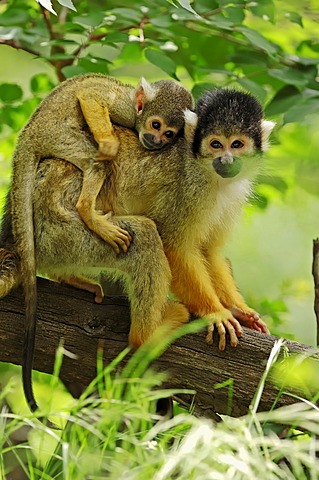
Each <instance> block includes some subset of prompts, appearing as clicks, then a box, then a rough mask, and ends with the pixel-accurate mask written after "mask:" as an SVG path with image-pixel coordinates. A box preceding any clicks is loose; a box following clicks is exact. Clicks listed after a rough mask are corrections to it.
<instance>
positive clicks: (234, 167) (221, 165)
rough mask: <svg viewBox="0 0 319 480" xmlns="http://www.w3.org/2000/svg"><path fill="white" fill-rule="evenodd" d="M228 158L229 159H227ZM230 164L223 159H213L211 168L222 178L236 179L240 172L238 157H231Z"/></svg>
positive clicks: (240, 163) (240, 165)
mask: <svg viewBox="0 0 319 480" xmlns="http://www.w3.org/2000/svg"><path fill="white" fill-rule="evenodd" d="M227 158H229V157H227ZM231 158H232V162H228V163H227V162H225V157H218V158H215V160H214V161H213V167H214V169H215V172H216V173H218V175H220V176H221V177H223V178H232V177H236V175H238V173H239V172H240V170H241V167H242V161H241V159H240V158H238V157H231Z"/></svg>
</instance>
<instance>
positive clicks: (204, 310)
mask: <svg viewBox="0 0 319 480" xmlns="http://www.w3.org/2000/svg"><path fill="white" fill-rule="evenodd" d="M166 256H167V258H168V261H169V264H170V267H171V271H172V287H171V288H172V291H173V293H174V294H175V295H176V296H177V297H178V298H179V299H180V300H181V301H182V302H183V304H184V305H185V306H186V307H187V308H188V310H189V311H190V312H192V313H194V314H195V315H197V316H199V317H204V318H207V320H208V321H209V322H211V323H210V326H209V328H208V333H207V342H208V343H209V344H211V343H212V342H213V333H214V330H215V328H216V329H217V331H218V334H219V349H220V350H224V349H225V346H226V333H228V334H229V337H230V344H231V346H233V347H235V346H236V345H237V344H238V337H240V336H242V328H241V326H240V324H239V322H238V321H237V320H236V318H234V316H233V314H232V312H231V311H230V310H228V309H226V308H225V307H224V306H223V305H222V303H221V302H220V300H219V298H218V296H217V294H216V291H215V289H214V287H213V284H212V282H211V278H210V275H209V273H208V270H207V268H206V263H205V259H204V257H203V255H202V253H201V252H200V251H199V250H195V249H193V250H190V251H186V252H183V251H180V250H177V249H175V250H173V249H168V250H166Z"/></svg>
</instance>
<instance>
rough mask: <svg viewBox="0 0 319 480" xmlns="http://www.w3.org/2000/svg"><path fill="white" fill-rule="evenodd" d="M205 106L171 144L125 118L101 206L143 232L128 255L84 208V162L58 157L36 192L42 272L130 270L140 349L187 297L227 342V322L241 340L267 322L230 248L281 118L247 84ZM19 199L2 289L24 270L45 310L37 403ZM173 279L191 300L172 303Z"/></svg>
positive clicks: (7, 226) (217, 94)
mask: <svg viewBox="0 0 319 480" xmlns="http://www.w3.org/2000/svg"><path fill="white" fill-rule="evenodd" d="M196 113H197V115H196V114H195V113H192V112H190V111H189V112H186V114H185V118H186V122H185V136H179V137H178V138H177V139H176V141H175V142H174V143H173V144H171V145H170V146H169V148H167V149H165V150H157V151H146V150H145V149H144V148H143V147H142V145H141V144H140V142H139V141H138V138H137V136H136V133H134V132H133V131H130V130H127V129H126V128H122V127H118V126H116V127H115V133H116V135H117V137H118V138H119V141H120V144H119V150H118V154H117V156H116V158H115V159H114V161H113V163H115V168H114V171H113V173H112V182H111V183H109V182H108V181H106V182H105V183H104V185H103V187H102V189H101V191H100V194H99V196H98V198H97V207H98V208H100V209H102V210H103V205H104V204H105V203H107V204H111V206H112V210H113V212H114V214H115V215H114V217H113V218H112V221H113V222H114V224H115V225H118V226H119V227H121V228H124V229H126V230H127V231H128V232H129V233H130V236H131V237H132V243H131V246H130V249H129V250H128V252H127V253H126V254H125V255H123V254H120V255H118V256H115V255H114V253H112V250H111V248H110V246H109V245H108V244H107V243H105V242H103V241H102V240H101V239H100V238H99V237H97V236H95V235H93V234H92V233H91V232H89V231H88V230H87V229H86V228H85V226H84V225H83V223H82V222H81V219H80V217H79V216H78V215H77V212H76V204H77V201H78V197H79V195H80V192H81V188H82V176H81V172H79V171H78V170H77V169H74V167H73V166H72V165H71V164H68V163H66V162H63V161H58V160H56V159H53V160H51V159H47V160H45V161H43V162H42V163H41V164H40V165H39V167H38V171H37V176H36V180H35V188H34V191H33V203H34V235H35V239H36V242H35V248H36V258H37V271H38V273H39V274H41V275H45V276H47V277H49V278H50V277H51V278H52V277H53V278H56V277H59V276H60V277H61V278H66V277H68V276H73V277H75V278H82V279H86V280H87V281H89V282H91V283H96V284H99V283H100V276H101V275H111V276H113V278H114V277H115V278H121V279H122V280H123V281H124V283H125V285H126V288H127V292H128V295H129V298H130V302H131V329H130V335H129V341H130V344H131V345H132V346H133V347H134V348H138V347H139V346H140V345H141V344H142V343H143V342H144V341H146V340H147V339H148V338H149V337H150V336H151V335H152V334H153V332H154V330H155V329H156V328H157V327H158V326H159V325H161V324H163V323H168V324H170V325H171V326H173V327H174V326H177V325H179V324H182V323H185V322H186V321H187V319H188V315H187V313H186V311H185V310H182V307H183V305H185V306H186V307H187V309H188V310H189V311H190V312H192V313H194V314H195V315H197V316H204V317H206V318H207V320H208V322H209V323H210V327H209V329H208V335H207V341H208V342H209V343H211V342H212V340H213V333H214V330H215V329H217V331H218V334H219V348H220V349H221V350H222V349H224V348H225V345H226V334H227V333H228V335H229V337H230V343H231V345H232V346H236V345H237V343H238V337H240V336H241V335H242V327H241V324H243V325H245V326H248V327H249V328H252V329H255V330H257V331H260V332H265V333H266V332H267V327H266V325H265V324H264V323H263V322H262V320H261V319H260V317H259V315H258V314H257V313H256V312H255V311H253V310H252V309H251V308H249V307H248V306H247V305H246V304H245V302H244V300H243V298H242V296H241V295H240V293H239V292H238V290H237V288H236V285H235V283H234V280H233V277H232V275H231V272H230V268H229V264H228V262H227V261H226V260H225V258H224V256H223V254H222V252H221V249H222V247H223V245H224V243H225V241H226V238H227V236H228V234H229V232H230V231H231V228H232V225H233V224H234V221H235V220H236V219H237V218H238V216H239V214H240V211H241V208H242V206H243V204H245V202H246V200H247V198H248V197H249V195H250V193H251V188H252V184H253V182H254V179H255V177H256V174H257V172H258V170H259V166H260V164H261V156H262V155H261V154H262V151H263V150H264V149H265V148H266V147H267V141H268V137H269V134H270V132H271V130H272V128H273V126H274V123H273V122H269V121H266V120H264V118H263V112H262V108H261V106H260V104H259V102H257V100H256V99H255V98H254V97H252V96H250V95H249V94H246V93H244V92H240V91H236V90H227V89H226V90H214V91H212V92H207V93H206V94H204V95H203V96H202V98H201V99H200V100H199V102H198V106H197V109H196ZM197 116H198V121H197ZM141 179H142V181H141ZM52 199H54V202H53V201H52ZM9 200H10V199H9ZM9 203H10V202H8V204H7V210H6V211H5V215H4V221H3V226H2V236H1V245H4V246H5V248H4V249H2V251H1V252H0V253H1V257H0V258H2V268H1V270H0V274H1V276H0V280H1V277H2V282H0V296H3V295H5V294H6V293H8V291H9V289H11V288H12V287H13V286H14V285H16V284H18V283H20V282H21V280H22V279H23V281H24V285H25V288H26V289H27V295H26V302H27V307H28V306H29V307H28V308H29V311H31V313H33V315H31V316H30V315H28V319H30V318H31V319H33V320H34V322H33V323H28V325H27V343H28V345H29V348H28V349H26V350H25V359H24V371H23V376H24V384H25V392H26V397H27V399H28V402H29V405H30V406H31V409H33V410H34V409H35V408H36V403H35V400H34V397H33V393H32V388H31V371H32V354H33V349H34V335H35V304H36V298H35V297H34V291H33V290H32V289H31V290H30V289H29V290H28V284H27V283H25V279H24V278H23V276H24V275H25V272H24V271H23V270H22V269H21V266H20V262H19V259H18V258H17V256H16V254H15V249H14V245H13V238H12V228H11V220H12V219H13V214H12V211H10V204H9ZM147 217H148V218H147ZM156 229H157V230H156ZM157 231H158V233H157ZM66 245H67V248H65V246H66ZM8 252H11V255H10V253H8ZM27 258H28V257H27ZM32 261H33V260H32V258H31V259H30V262H31V264H32ZM0 263H1V261H0ZM30 270H32V269H30ZM31 280H32V279H31ZM169 287H171V289H172V291H173V293H174V294H175V295H176V296H177V297H178V298H179V300H180V302H182V304H183V305H181V304H179V303H168V302H167V299H166V295H167V293H168V290H169ZM28 292H30V294H28Z"/></svg>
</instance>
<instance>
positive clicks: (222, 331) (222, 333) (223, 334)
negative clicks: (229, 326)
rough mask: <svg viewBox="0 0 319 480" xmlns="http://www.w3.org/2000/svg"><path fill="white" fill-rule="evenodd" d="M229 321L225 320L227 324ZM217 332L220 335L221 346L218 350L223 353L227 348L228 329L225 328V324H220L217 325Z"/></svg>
mask: <svg viewBox="0 0 319 480" xmlns="http://www.w3.org/2000/svg"><path fill="white" fill-rule="evenodd" d="M226 322H227V320H225V323H226ZM217 330H218V335H219V344H218V348H219V350H221V351H223V350H225V348H226V328H225V326H224V322H221V323H218V324H217Z"/></svg>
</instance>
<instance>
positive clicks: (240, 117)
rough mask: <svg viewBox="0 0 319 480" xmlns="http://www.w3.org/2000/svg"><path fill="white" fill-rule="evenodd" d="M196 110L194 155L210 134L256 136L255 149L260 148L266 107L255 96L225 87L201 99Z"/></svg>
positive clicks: (253, 137)
mask: <svg viewBox="0 0 319 480" xmlns="http://www.w3.org/2000/svg"><path fill="white" fill-rule="evenodd" d="M196 113H197V115H198V123H197V127H196V130H195V135H194V142H193V152H194V154H197V153H198V152H199V149H200V144H201V141H202V139H203V138H205V137H206V136H207V135H209V134H210V133H216V135H222V134H223V135H225V136H226V137H230V136H231V135H235V134H239V133H241V134H244V135H247V136H248V137H250V138H252V139H253V141H254V144H255V147H256V149H258V150H260V149H261V147H262V138H261V121H262V119H263V109H262V106H261V104H260V103H259V101H258V100H257V99H256V98H255V97H253V96H252V95H250V94H248V93H245V92H242V91H239V90H234V89H226V88H225V89H215V90H211V91H207V92H205V93H204V94H203V95H202V96H201V98H200V99H199V101H198V103H197V107H196Z"/></svg>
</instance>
